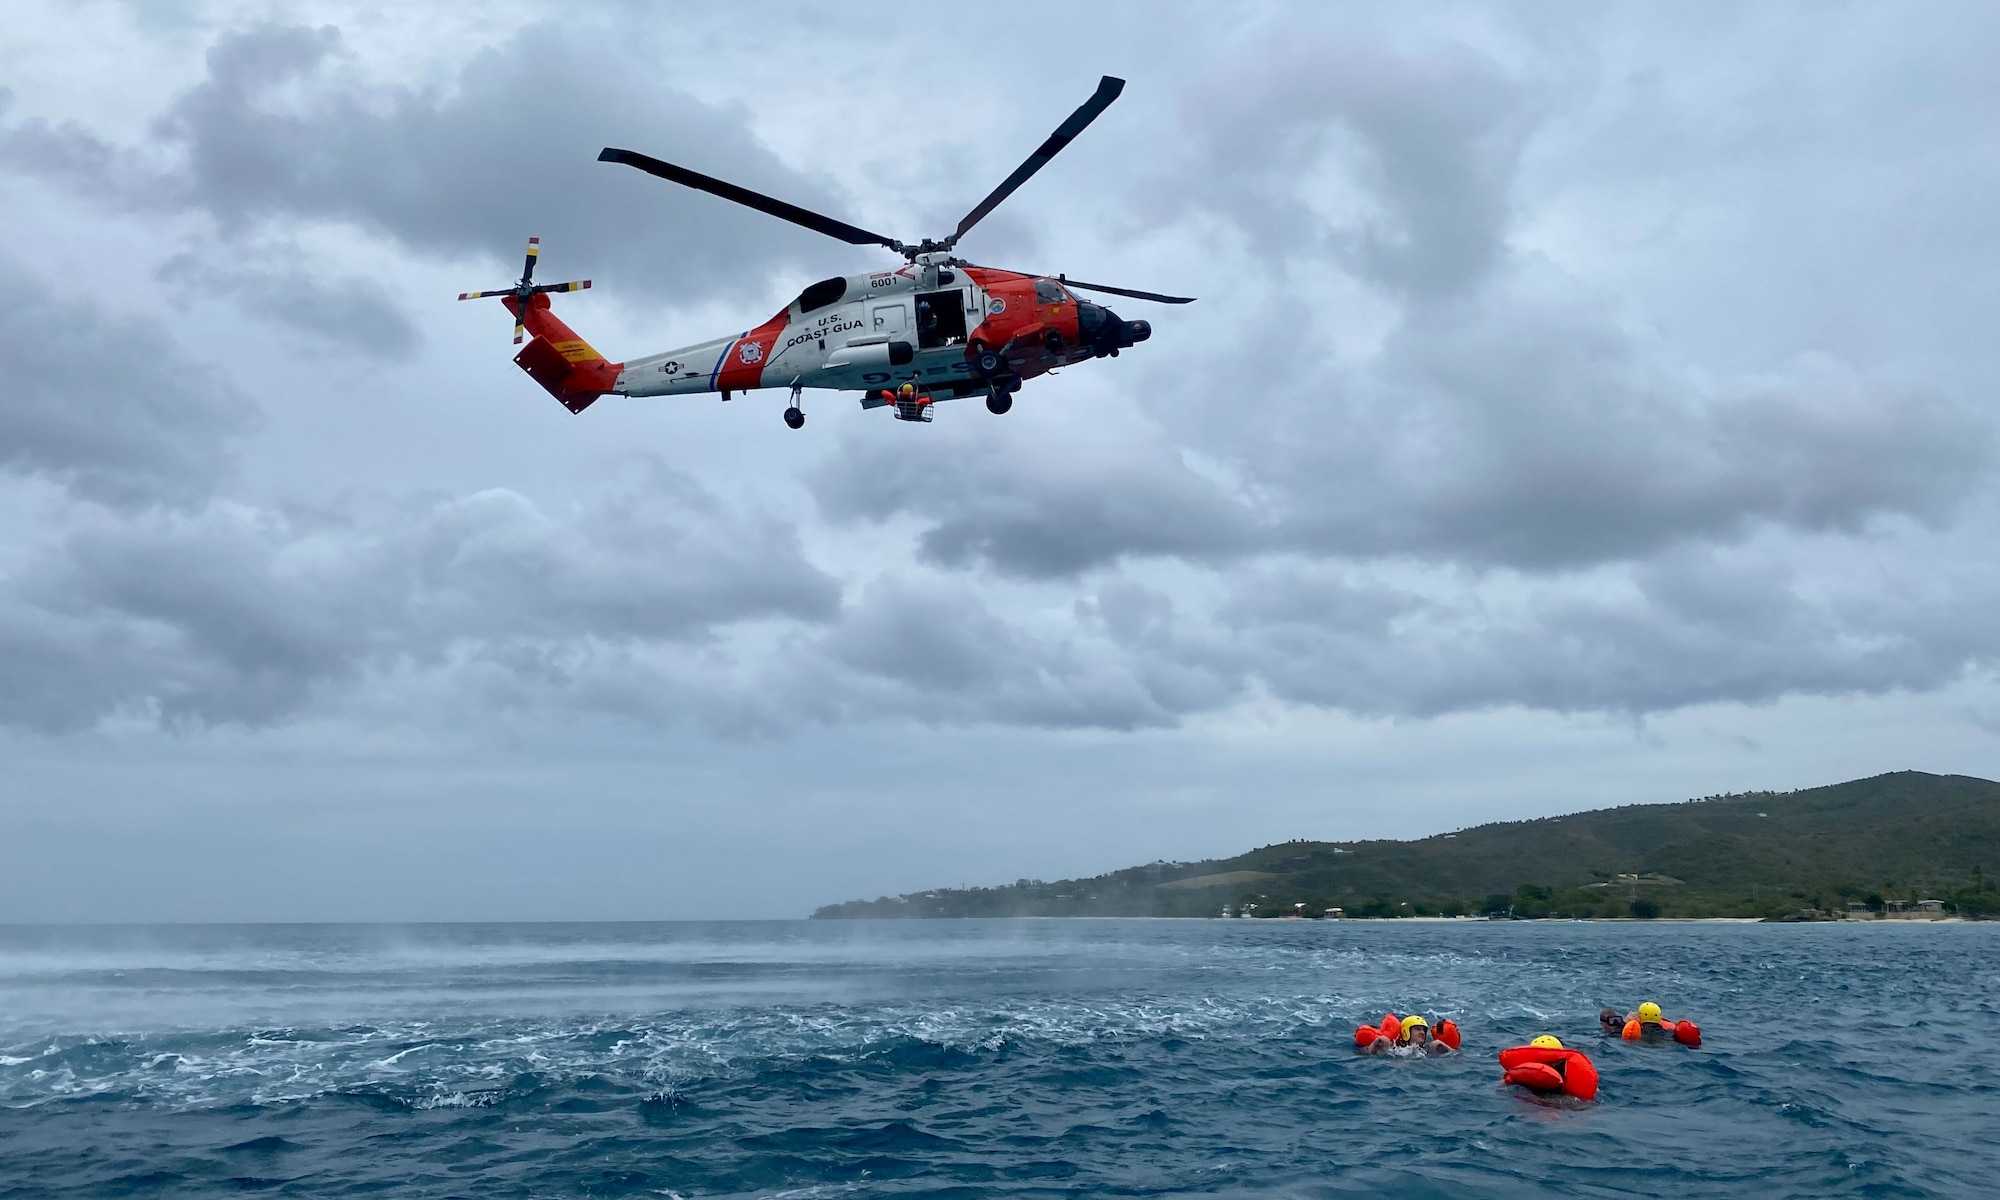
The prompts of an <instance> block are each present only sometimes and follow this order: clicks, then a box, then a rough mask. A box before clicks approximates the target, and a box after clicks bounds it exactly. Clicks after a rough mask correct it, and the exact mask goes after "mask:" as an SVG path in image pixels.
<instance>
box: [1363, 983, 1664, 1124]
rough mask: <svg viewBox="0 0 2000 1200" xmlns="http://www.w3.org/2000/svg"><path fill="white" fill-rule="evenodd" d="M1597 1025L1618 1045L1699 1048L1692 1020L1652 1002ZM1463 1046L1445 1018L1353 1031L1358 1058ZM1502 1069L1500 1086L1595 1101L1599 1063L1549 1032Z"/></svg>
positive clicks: (1516, 1049)
mask: <svg viewBox="0 0 2000 1200" xmlns="http://www.w3.org/2000/svg"><path fill="white" fill-rule="evenodd" d="M1597 1025H1598V1028H1599V1029H1601V1030H1602V1031H1603V1032H1604V1033H1605V1034H1606V1035H1608V1036H1610V1037H1615V1038H1618V1039H1620V1040H1621V1041H1627V1042H1639V1043H1641V1044H1647V1043H1654V1044H1666V1043H1677V1044H1679V1045H1682V1046H1687V1047H1690V1048H1693V1047H1698V1046H1700V1045H1701V1029H1700V1028H1699V1027H1697V1026H1696V1025H1695V1023H1694V1022H1693V1021H1669V1020H1667V1018H1666V1017H1665V1016H1664V1015H1662V1014H1661V1012H1660V1006H1659V1005H1658V1004H1655V1003H1654V1002H1653V1001H1651V1000H1648V1001H1646V1002H1645V1003H1644V1004H1641V1005H1640V1006H1639V1007H1638V1008H1636V1009H1634V1010H1633V1011H1632V1012H1629V1013H1625V1014H1623V1015H1620V1013H1619V1012H1618V1010H1617V1009H1615V1008H1607V1009H1605V1010H1604V1011H1602V1012H1600V1013H1598V1014H1597ZM1461 1043H1462V1039H1461V1037H1460V1036H1459V1032H1458V1026H1457V1024H1455V1023H1454V1022H1453V1021H1452V1020H1451V1019H1450V1018H1448V1017H1439V1018H1438V1022H1437V1025H1436V1027H1433V1026H1432V1025H1431V1023H1430V1022H1429V1021H1427V1020H1425V1019H1424V1018H1422V1017H1418V1016H1408V1017H1399V1016H1397V1015H1396V1014H1395V1013H1390V1014H1389V1015H1388V1016H1386V1017H1383V1018H1382V1021H1381V1023H1380V1024H1378V1025H1363V1026H1361V1027H1360V1028H1358V1029H1356V1030H1355V1031H1354V1049H1355V1050H1356V1051H1357V1052H1359V1053H1361V1054H1394V1055H1400V1056H1414V1055H1433V1054H1455V1053H1458V1051H1459V1048H1460V1045H1461ZM1500 1069H1501V1070H1502V1071H1504V1072H1505V1074H1504V1075H1502V1076H1501V1077H1500V1078H1501V1082H1503V1083H1511V1084H1517V1085H1519V1086H1521V1087H1524V1088H1527V1089H1528V1090H1529V1091H1532V1092H1538V1093H1541V1094H1543V1095H1563V1096H1572V1097H1575V1098H1576V1099H1578V1100H1593V1099H1595V1098H1596V1097H1597V1065H1596V1064H1595V1063H1593V1062H1591V1061H1590V1056H1589V1055H1586V1054H1585V1053H1584V1052H1583V1051H1581V1050H1573V1049H1571V1048H1569V1047H1568V1046H1565V1045H1563V1044H1562V1039H1560V1038H1558V1037H1556V1035H1554V1034H1552V1033H1545V1034H1542V1035H1541V1036H1540V1037H1537V1038H1535V1039H1534V1040H1533V1041H1531V1042H1529V1043H1528V1044H1527V1045H1525V1046H1510V1047H1508V1048H1507V1049H1505V1050H1502V1051H1501V1052H1500Z"/></svg>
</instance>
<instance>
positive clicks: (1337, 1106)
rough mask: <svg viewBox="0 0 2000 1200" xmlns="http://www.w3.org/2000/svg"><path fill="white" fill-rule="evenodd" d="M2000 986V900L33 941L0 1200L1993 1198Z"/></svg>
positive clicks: (14, 1017)
mask: <svg viewBox="0 0 2000 1200" xmlns="http://www.w3.org/2000/svg"><path fill="white" fill-rule="evenodd" d="M1996 996H2000V925H1959V924H1920V923H1886V922H1885V923H1873V924H1867V925H1856V924H1841V925H1789V926H1775V925H1736V924H1710V923H1672V922H1659V923H1621V924H1583V923H1558V922H1518V923H1506V922H1495V923H1487V922H1415V921H1403V922H1393V921H1388V922H1355V921H1349V922H1321V921H1108V920H1107V921H957V922H953V921H938V922H803V921H801V922H727V923H659V924H569V925H558V924H550V925H413V926H353V925H350V926H283V925H248V926H174V927H156V928H123V927H120V928H112V927H91V928H40V927H10V928H0V1200H34V1198H40V1197H111V1196H119V1197H129V1196H174V1197H180V1196H205V1195H236V1194H239V1193H241V1192H243V1191H245V1190H252V1191H262V1192H265V1193H269V1194H274V1195H297V1196H360V1195H369V1196H386V1197H402V1196H425V1197H449V1196H462V1197H468V1198H479V1200H491V1198H498V1197H572V1196H575V1197H582V1196H667V1197H698V1196H699V1197H717V1196H728V1197H734V1196H760V1197H780V1196H782V1197H837V1196H856V1197H861V1196H898V1197H905V1196H907V1197H916V1196H923V1197H953V1198H955V1200H956V1198H964V1200H974V1198H979V1197H1001V1196H1005V1197H1080V1196H1219V1197H1229V1196H1301V1197H1349V1196H1352V1197H1436V1198H1445V1197H1451V1198H1460V1197H1485V1196H1492V1197H1527V1196H1535V1197H1542V1196H1566V1197H1576V1196H1586V1197H1641V1196H1688V1197H1708V1196H1713V1197H1739V1196H1740V1197H1758V1198H1759V1200H1775V1198H1778V1197H1815V1198H1817V1197H1835V1196H1868V1197H1904V1196H1907V1197H1920V1196H1921V1197H1972V1196H1991V1195H1994V1194H1996V1191H2000V1001H1996ZM1647 999H1653V1000H1657V1001H1659V1003H1660V1004H1661V1005H1662V1006H1663V1007H1664V1008H1665V1009H1666V1012H1667V1015H1668V1016H1669V1017H1670V1018H1672V1017H1689V1018H1692V1019H1694V1020H1695V1021H1697V1022H1699V1023H1700V1025H1701V1027H1702V1030H1703V1034H1704V1037H1705V1044H1704V1045H1703V1046H1702V1048H1701V1049H1699V1050H1688V1049H1685V1048H1682V1047H1677V1046H1641V1045H1627V1044H1624V1043H1621V1042H1617V1041H1615V1040H1607V1039H1604V1038H1602V1037H1601V1036H1600V1035H1599V1034H1598V1032H1597V1028H1596V1019H1595V1018H1596V1013H1597V1012H1598V1010H1599V1009H1600V1008H1602V1007H1605V1006H1607V1005H1608V1006H1612V1007H1617V1008H1619V1009H1621V1010H1624V1009H1629V1008H1632V1007H1634V1006H1636V1005H1637V1004H1638V1003H1639V1002H1640V1001H1641V1000H1647ZM1392 1008H1393V1009H1394V1010H1395V1011H1397V1012H1402V1013H1407V1012H1413V1011H1414V1012H1421V1013H1424V1014H1426V1015H1429V1016H1432V1017H1436V1016H1437V1015H1449V1016H1451V1017H1453V1018H1454V1019H1456V1020H1457V1021H1458V1022H1459V1023H1460V1024H1461V1026H1462V1027H1463V1029H1464V1035H1465V1053H1464V1054H1462V1055H1459V1056H1454V1057H1451V1058H1444V1059H1417V1060H1408V1059H1393V1058H1372V1057H1362V1056H1358V1055H1356V1054H1355V1053H1354V1052H1353V1036H1352V1033H1353V1028H1354V1026H1355V1025H1356V1024H1358V1023H1361V1022H1373V1021H1376V1020H1379V1019H1380V1017H1381V1016H1382V1014H1383V1012H1384V1011H1386V1010H1388V1009H1392ZM1544 1032H1550V1033H1555V1034H1557V1035H1558V1036H1560V1037H1562V1038H1563V1039H1564V1041H1565V1042H1566V1043H1568V1044H1570V1045H1572V1046H1575V1047H1578V1048H1580V1049H1583V1050H1585V1051H1586V1052H1587V1053H1589V1054H1590V1055H1591V1056H1592V1057H1593V1058H1594V1059H1595V1061H1596V1063H1597V1066H1598V1069H1599V1071H1600V1072H1601V1073H1602V1076H1603V1089H1602V1092H1601V1094H1600V1096H1599V1098H1598V1101H1597V1102H1596V1103H1595V1104H1591V1105H1588V1106H1577V1105H1573V1104H1572V1105H1558V1104H1554V1103H1550V1102H1545V1101H1539V1100H1537V1099H1534V1098H1532V1097H1530V1096H1527V1095H1525V1094H1522V1093H1520V1092H1519V1091H1518V1090H1516V1089H1509V1088H1505V1087H1502V1086H1501V1084H1500V1082H1499V1077H1500V1071H1499V1068H1498V1065H1497V1064H1496V1062H1495V1060H1494V1054H1495V1052H1496V1051H1497V1050H1498V1049H1499V1048H1501V1047H1503V1046H1508V1045H1514V1044H1517V1043H1520V1042H1523V1041H1526V1040H1527V1039H1528V1038H1530V1037H1532V1036H1534V1035H1535V1034H1539V1033H1544Z"/></svg>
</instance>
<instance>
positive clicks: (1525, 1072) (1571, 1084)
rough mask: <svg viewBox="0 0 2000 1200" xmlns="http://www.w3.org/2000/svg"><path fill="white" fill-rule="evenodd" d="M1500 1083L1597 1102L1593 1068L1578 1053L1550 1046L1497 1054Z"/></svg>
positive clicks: (1511, 1050)
mask: <svg viewBox="0 0 2000 1200" xmlns="http://www.w3.org/2000/svg"><path fill="white" fill-rule="evenodd" d="M1500 1067H1501V1069H1502V1070H1504V1071H1506V1072H1507V1073H1506V1074H1505V1075H1503V1076H1502V1077H1501V1080H1500V1081H1501V1082H1502V1083H1518V1084H1520V1085H1521V1086H1522V1087H1524V1088H1527V1089H1529V1090H1530V1091H1536V1092H1542V1093H1544V1094H1554V1093H1561V1094H1563V1095H1566V1096H1575V1097H1576V1098H1577V1099H1578V1100H1595V1099H1596V1098H1597V1067H1596V1065H1595V1064H1593V1063H1592V1062H1591V1061H1590V1059H1589V1057H1587V1056H1586V1055H1585V1054H1584V1053H1583V1051H1581V1050H1569V1049H1558V1048H1556V1047H1554V1046H1509V1047H1508V1048H1507V1049H1505V1050H1502V1051H1501V1052H1500Z"/></svg>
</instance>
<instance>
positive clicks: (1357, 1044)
mask: <svg viewBox="0 0 2000 1200" xmlns="http://www.w3.org/2000/svg"><path fill="white" fill-rule="evenodd" d="M1406 1020H1407V1018H1404V1017H1399V1016H1397V1015H1396V1014H1395V1013H1390V1014H1389V1015H1388V1016H1386V1017H1383V1018H1382V1023H1381V1024H1380V1025H1362V1026H1358V1027H1357V1028H1356V1029H1355V1030H1354V1048H1355V1049H1356V1050H1361V1051H1370V1050H1373V1049H1375V1048H1376V1046H1375V1043H1376V1042H1378V1041H1386V1042H1388V1043H1389V1047H1394V1046H1408V1045H1409V1042H1407V1041H1406V1040H1404V1038H1403V1030H1404V1025H1405V1022H1406ZM1415 1020H1416V1022H1417V1024H1421V1025H1424V1026H1426V1027H1427V1028H1429V1029H1430V1031H1431V1041H1432V1042H1434V1043H1435V1044H1437V1045H1440V1046H1444V1047H1447V1048H1449V1049H1452V1050H1456V1049H1458V1048H1459V1042H1460V1038H1459V1033H1458V1025H1457V1024H1456V1023H1454V1022H1453V1021H1452V1020H1451V1018H1449V1017H1439V1018H1438V1023H1437V1024H1436V1025H1435V1026H1431V1025H1430V1024H1429V1023H1428V1022H1426V1021H1424V1019H1423V1018H1421V1017H1418V1018H1416V1019H1415ZM1389 1047H1383V1048H1384V1049H1387V1048H1389Z"/></svg>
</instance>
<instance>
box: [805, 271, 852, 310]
mask: <svg viewBox="0 0 2000 1200" xmlns="http://www.w3.org/2000/svg"><path fill="white" fill-rule="evenodd" d="M846 294H847V281H846V280H845V279H822V280H820V281H819V282H818V283H815V284H813V285H812V286H811V287H809V288H807V289H806V290H805V291H803V292H800V293H799V311H800V312H802V313H809V312H811V311H812V310H813V309H815V308H825V307H826V306H827V305H829V304H834V303H837V302H838V301H839V300H840V298H841V297H842V296H845V295H846Z"/></svg>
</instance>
